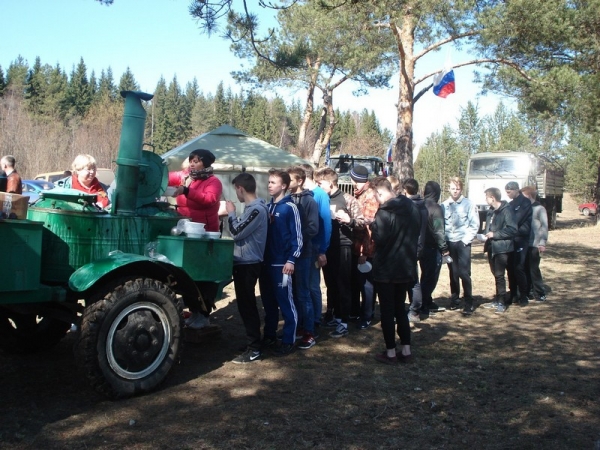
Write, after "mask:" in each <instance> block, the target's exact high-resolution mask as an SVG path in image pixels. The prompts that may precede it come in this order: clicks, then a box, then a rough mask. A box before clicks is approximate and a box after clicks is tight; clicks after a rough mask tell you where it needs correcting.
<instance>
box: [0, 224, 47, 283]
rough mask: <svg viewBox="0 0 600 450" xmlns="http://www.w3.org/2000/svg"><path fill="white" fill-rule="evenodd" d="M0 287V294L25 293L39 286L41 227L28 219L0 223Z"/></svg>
mask: <svg viewBox="0 0 600 450" xmlns="http://www.w3.org/2000/svg"><path fill="white" fill-rule="evenodd" d="M0 239H1V240H2V245H3V247H2V252H0V268H1V269H0V286H1V289H2V291H3V292H4V291H6V292H11V291H29V290H33V289H37V288H38V287H39V284H40V268H41V260H42V258H41V253H42V224H41V223H39V222H32V221H29V220H2V221H0Z"/></svg>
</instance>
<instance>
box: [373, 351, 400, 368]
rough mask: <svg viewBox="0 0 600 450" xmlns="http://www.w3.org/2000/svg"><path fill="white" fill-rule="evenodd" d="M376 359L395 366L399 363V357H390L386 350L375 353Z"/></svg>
mask: <svg viewBox="0 0 600 450" xmlns="http://www.w3.org/2000/svg"><path fill="white" fill-rule="evenodd" d="M375 361H379V362H380V363H383V364H388V365H390V366H395V365H396V364H398V358H397V357H396V356H394V357H393V358H390V357H389V356H388V355H387V352H386V351H385V350H384V351H383V352H382V353H377V354H376V355H375Z"/></svg>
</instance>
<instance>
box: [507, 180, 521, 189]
mask: <svg viewBox="0 0 600 450" xmlns="http://www.w3.org/2000/svg"><path fill="white" fill-rule="evenodd" d="M504 189H505V190H506V191H518V190H519V183H517V182H516V181H509V182H508V183H506V187H505V188H504Z"/></svg>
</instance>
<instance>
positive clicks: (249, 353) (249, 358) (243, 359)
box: [231, 348, 262, 364]
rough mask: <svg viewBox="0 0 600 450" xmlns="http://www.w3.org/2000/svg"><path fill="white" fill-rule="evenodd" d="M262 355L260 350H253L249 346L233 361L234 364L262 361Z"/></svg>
mask: <svg viewBox="0 0 600 450" xmlns="http://www.w3.org/2000/svg"><path fill="white" fill-rule="evenodd" d="M261 355H262V354H261V352H260V350H252V349H250V348H249V349H248V350H246V351H245V352H244V353H242V354H241V355H240V356H236V357H235V358H233V360H232V361H231V362H232V363H234V364H247V363H251V362H254V361H260V357H261Z"/></svg>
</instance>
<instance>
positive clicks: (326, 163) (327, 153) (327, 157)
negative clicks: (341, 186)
mask: <svg viewBox="0 0 600 450" xmlns="http://www.w3.org/2000/svg"><path fill="white" fill-rule="evenodd" d="M330 156H331V142H328V143H327V147H326V148H325V167H329V157H330Z"/></svg>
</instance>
